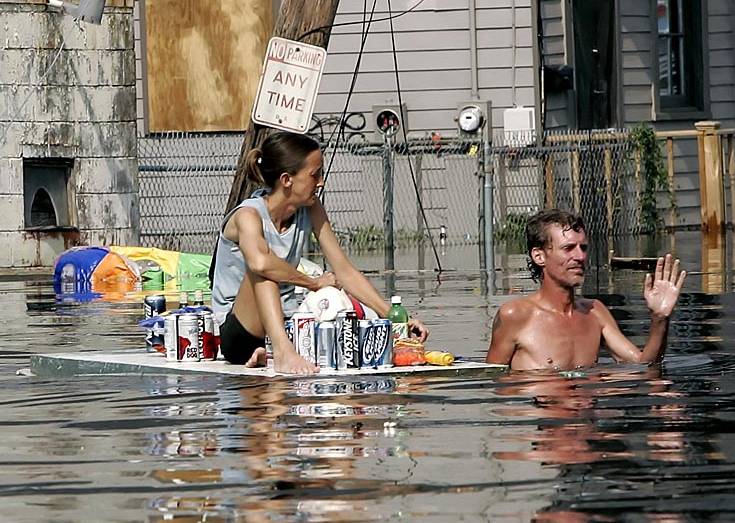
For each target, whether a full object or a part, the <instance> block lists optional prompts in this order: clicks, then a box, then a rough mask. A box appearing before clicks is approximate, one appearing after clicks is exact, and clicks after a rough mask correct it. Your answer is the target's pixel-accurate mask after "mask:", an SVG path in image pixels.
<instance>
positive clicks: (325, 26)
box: [297, 0, 426, 41]
mask: <svg viewBox="0 0 735 523" xmlns="http://www.w3.org/2000/svg"><path fill="white" fill-rule="evenodd" d="M425 1H426V0H419V1H418V2H416V3H415V4H414V5H413V6H412V7H411V8H409V9H406V10H405V11H403V12H402V13H398V14H397V15H395V16H391V14H390V8H389V9H388V17H387V18H378V19H376V20H373V22H385V21H388V20H391V21H392V20H393V19H394V18H400V17H401V16H403V15H406V14H408V13H410V12H411V11H413V10H415V9H416V8H418V7H419V6H420V5H421V4H423V3H424V2H425ZM374 10H375V5H374V4H373V11H374ZM360 23H361V24H363V27H364V20H363V21H362V22H341V23H339V24H330V25H323V26H321V27H317V28H316V29H311V30H309V31H307V32H305V33H304V34H302V35H301V36H300V37H299V38H298V39H297V40H298V41H301V40H302V39H304V38H306V37H307V36H309V35H312V34H314V33H318V32H319V31H324V30H325V29H329V30H331V29H332V28H334V27H344V26H347V25H357V24H360Z"/></svg>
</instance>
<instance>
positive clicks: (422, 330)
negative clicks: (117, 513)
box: [408, 318, 429, 342]
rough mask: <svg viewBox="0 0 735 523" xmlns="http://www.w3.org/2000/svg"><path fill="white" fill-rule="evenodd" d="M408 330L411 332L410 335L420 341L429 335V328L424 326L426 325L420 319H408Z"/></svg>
mask: <svg viewBox="0 0 735 523" xmlns="http://www.w3.org/2000/svg"><path fill="white" fill-rule="evenodd" d="M408 331H409V332H410V333H411V336H413V337H415V338H418V339H419V340H421V341H422V342H424V341H426V338H428V337H429V329H427V328H426V325H424V324H423V322H422V321H421V320H418V319H416V318H411V319H410V320H408Z"/></svg>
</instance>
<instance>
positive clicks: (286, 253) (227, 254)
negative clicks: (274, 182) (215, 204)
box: [212, 189, 311, 323]
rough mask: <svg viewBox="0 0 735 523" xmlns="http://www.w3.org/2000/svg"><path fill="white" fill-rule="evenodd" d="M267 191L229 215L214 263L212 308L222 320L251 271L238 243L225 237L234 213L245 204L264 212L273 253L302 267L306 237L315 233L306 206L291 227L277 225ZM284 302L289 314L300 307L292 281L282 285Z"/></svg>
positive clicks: (255, 193) (220, 236)
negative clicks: (280, 229)
mask: <svg viewBox="0 0 735 523" xmlns="http://www.w3.org/2000/svg"><path fill="white" fill-rule="evenodd" d="M265 194H267V192H266V191H265V190H262V189H261V190H258V191H255V192H254V193H253V195H252V197H250V198H248V199H247V200H244V201H242V202H241V203H240V205H238V206H237V207H235V208H234V209H233V210H232V211H230V212H229V213H228V214H227V216H225V219H224V221H223V222H222V227H221V228H220V231H219V238H218V240H217V259H216V262H215V266H214V281H213V282H212V309H213V311H214V314H215V318H217V320H218V321H219V322H220V323H221V322H223V321H224V319H225V316H226V315H227V313H228V312H230V309H232V304H233V303H234V301H235V296H236V295H237V291H238V289H239V288H240V283H241V282H242V279H243V278H244V277H245V273H246V272H247V270H248V267H247V262H246V261H245V258H244V257H243V255H242V252H241V251H240V247H239V245H238V244H237V243H235V242H233V241H231V240H228V239H227V238H225V235H224V230H225V225H227V222H228V220H229V219H230V218H231V217H232V215H233V214H234V213H235V212H236V211H237V210H239V209H241V208H243V207H252V208H253V209H255V210H257V211H258V214H260V218H261V221H262V223H263V236H264V237H265V241H266V243H267V244H268V247H270V249H271V251H272V252H273V254H275V255H276V256H278V257H279V258H281V259H283V260H285V261H286V263H288V264H289V265H291V266H293V267H298V265H299V260H300V259H301V254H302V252H303V249H304V244H305V243H306V239H307V238H308V237H309V234H311V218H310V217H309V208H308V207H302V208H300V209H299V210H298V211H296V214H295V215H294V219H293V222H292V223H291V226H290V227H289V228H288V230H286V231H285V232H283V233H279V232H278V231H277V230H276V226H275V225H273V221H272V220H271V217H270V214H269V213H268V208H267V207H266V205H265V199H264V198H263V196H264V195H265ZM279 288H280V290H281V303H282V305H283V312H284V314H285V315H286V316H291V315H292V314H293V313H294V312H296V309H297V308H298V306H299V303H298V301H297V299H296V295H295V292H294V286H293V285H291V284H285V283H281V284H279Z"/></svg>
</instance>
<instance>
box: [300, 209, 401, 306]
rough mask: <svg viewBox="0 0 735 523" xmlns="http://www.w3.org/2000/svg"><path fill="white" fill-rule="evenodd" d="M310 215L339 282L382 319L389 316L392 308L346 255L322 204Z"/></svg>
mask: <svg viewBox="0 0 735 523" xmlns="http://www.w3.org/2000/svg"><path fill="white" fill-rule="evenodd" d="M310 213H311V225H312V227H313V228H314V235H315V236H316V239H317V240H318V241H319V246H320V247H321V249H322V252H323V253H324V255H325V256H326V257H327V261H328V262H329V265H330V266H331V267H332V270H334V273H335V275H336V276H337V281H338V282H339V283H340V284H341V285H342V287H343V288H344V289H345V290H346V291H347V292H349V293H350V294H351V295H352V296H354V297H355V298H357V299H358V300H360V301H361V302H362V303H364V304H365V305H367V306H368V307H370V308H371V309H373V310H374V311H375V312H377V313H378V315H379V316H380V317H381V318H385V317H386V316H387V315H388V310H389V309H390V306H389V305H388V304H387V303H386V302H385V301H384V300H383V298H382V297H381V296H380V294H378V291H377V290H376V289H375V287H373V285H372V284H371V283H370V282H369V281H368V279H367V278H365V276H363V274H362V273H361V272H360V271H358V270H357V269H356V268H355V266H354V265H352V262H350V260H349V259H348V258H347V256H346V255H345V253H344V251H343V250H342V247H340V245H339V242H338V241H337V237H336V236H335V234H334V231H333V230H332V226H331V224H330V223H329V219H328V218H327V212H326V211H325V210H324V207H323V206H322V204H321V202H316V203H315V204H314V205H312V206H311V208H310Z"/></svg>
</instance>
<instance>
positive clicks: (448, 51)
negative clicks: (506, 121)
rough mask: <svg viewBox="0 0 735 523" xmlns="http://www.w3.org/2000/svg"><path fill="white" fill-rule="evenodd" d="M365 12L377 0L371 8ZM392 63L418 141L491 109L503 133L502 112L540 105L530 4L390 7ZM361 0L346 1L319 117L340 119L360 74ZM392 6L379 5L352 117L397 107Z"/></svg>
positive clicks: (483, 1)
mask: <svg viewBox="0 0 735 523" xmlns="http://www.w3.org/2000/svg"><path fill="white" fill-rule="evenodd" d="M367 4H368V9H370V8H371V7H372V2H368V3H367ZM417 4H418V7H416V8H415V9H414V10H413V11H411V12H409V13H406V14H405V15H403V16H399V17H396V18H394V19H393V31H394V33H395V48H396V62H397V64H398V71H399V81H400V88H401V98H402V101H403V103H404V104H405V105H406V109H407V113H408V114H407V129H408V131H409V132H410V133H411V134H412V135H413V136H424V135H428V134H429V133H431V132H438V133H440V134H442V135H452V134H456V133H457V123H456V120H455V118H456V117H457V112H458V107H459V106H460V105H461V104H464V103H466V102H483V103H487V102H489V103H490V104H491V106H492V120H491V121H492V126H493V128H494V129H495V130H500V129H502V127H503V111H504V110H505V109H508V108H510V107H514V106H526V107H534V106H535V105H537V104H538V102H539V95H540V92H539V82H538V80H537V74H535V71H537V69H538V58H539V57H538V53H537V52H536V39H535V38H534V34H535V33H536V16H535V14H534V13H535V9H534V5H533V2H532V1H531V0H425V1H424V2H421V3H418V2H417V0H393V1H391V2H390V7H391V12H392V15H393V16H396V15H397V14H400V13H401V12H404V11H407V10H409V9H411V8H412V7H414V6H416V5H417ZM364 7H365V3H364V2H363V1H362V0H342V1H341V2H340V4H339V9H338V11H337V17H336V19H335V24H336V27H335V28H334V29H333V31H332V34H331V37H330V41H329V47H328V53H329V54H328V59H327V63H326V67H325V72H324V76H323V78H322V83H321V86H320V94H319V97H318V99H317V106H316V113H317V116H324V115H328V114H339V113H341V112H342V110H343V109H344V106H345V102H346V99H347V94H348V92H349V88H350V84H351V80H352V75H353V74H354V72H355V66H356V62H357V57H358V54H359V49H360V44H361V39H362V31H363V25H362V24H361V23H357V24H354V25H339V24H344V23H347V22H361V21H362V20H363V19H367V20H369V17H370V13H369V12H368V14H367V16H365V14H364V12H363V9H364ZM388 17H389V13H388V3H387V1H386V0H378V2H377V4H376V11H375V12H374V14H373V19H374V20H382V21H374V22H372V24H371V25H370V30H369V34H368V36H367V39H366V42H365V48H364V51H363V56H362V60H361V63H360V67H359V73H358V75H357V80H356V83H355V86H354V89H353V94H352V96H351V98H350V104H349V106H348V108H347V109H348V111H354V112H362V113H364V114H365V115H366V118H367V119H368V122H367V128H368V130H370V131H372V130H373V129H374V122H373V121H372V119H371V116H372V114H373V107H374V106H381V105H387V106H397V105H398V94H397V93H398V89H397V84H396V74H395V68H394V60H393V44H392V41H391V28H390V22H389V21H387V20H385V19H387V18H388Z"/></svg>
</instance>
